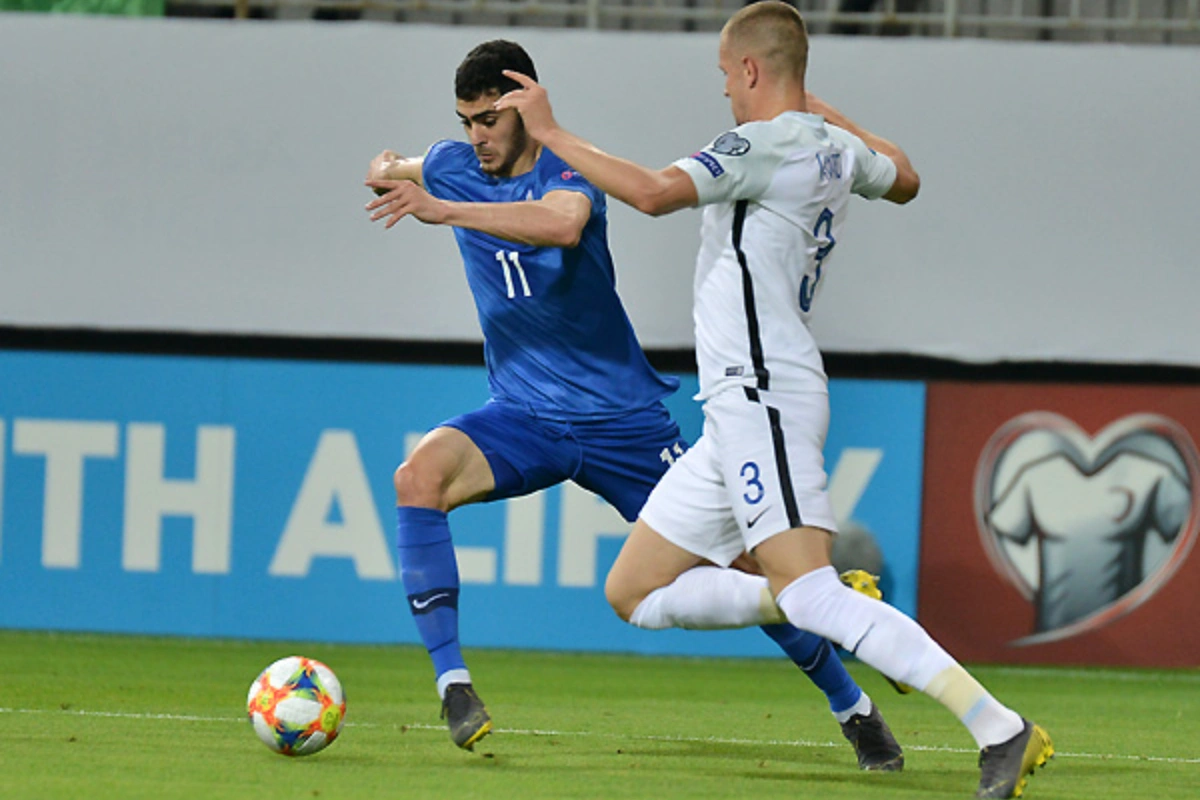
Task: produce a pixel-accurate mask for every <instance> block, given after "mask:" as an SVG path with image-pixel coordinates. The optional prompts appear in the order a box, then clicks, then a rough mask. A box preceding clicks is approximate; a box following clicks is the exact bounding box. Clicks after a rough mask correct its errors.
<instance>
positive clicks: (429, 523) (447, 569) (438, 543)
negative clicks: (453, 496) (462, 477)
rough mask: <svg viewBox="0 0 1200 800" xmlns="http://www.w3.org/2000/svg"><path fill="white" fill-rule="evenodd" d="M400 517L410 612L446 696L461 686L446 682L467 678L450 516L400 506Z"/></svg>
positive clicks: (403, 575) (441, 692) (438, 511)
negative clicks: (448, 688) (447, 689)
mask: <svg viewBox="0 0 1200 800" xmlns="http://www.w3.org/2000/svg"><path fill="white" fill-rule="evenodd" d="M396 517H397V523H398V524H397V533H398V536H397V540H398V543H399V548H400V574H401V577H402V578H403V579H404V591H405V592H406V593H407V594H408V609H409V611H411V612H412V615H413V621H414V622H415V623H416V624H417V631H418V632H419V633H420V634H421V641H422V642H424V643H425V649H426V650H428V651H429V657H430V658H432V659H433V669H434V671H435V672H436V673H437V676H438V679H439V680H438V693H439V694H444V692H445V685H444V684H446V683H451V682H454V683H457V682H459V681H458V680H443V677H444V676H447V675H448V673H450V672H451V671H456V672H455V675H456V676H458V677H461V676H466V675H467V673H466V663H465V662H464V661H463V657H462V650H461V649H460V647H459V644H458V586H459V584H458V561H457V559H456V558H455V556H454V545H453V543H452V542H451V541H450V525H449V523H448V522H447V520H446V512H444V511H440V510H438V509H436V508H416V507H413V506H398V507H397V508H396ZM469 680H470V678H469V676H467V677H466V681H469ZM464 682H465V681H464Z"/></svg>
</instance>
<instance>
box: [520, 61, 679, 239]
mask: <svg viewBox="0 0 1200 800" xmlns="http://www.w3.org/2000/svg"><path fill="white" fill-rule="evenodd" d="M504 74H505V75H507V76H508V77H510V78H512V79H513V80H515V81H517V82H518V83H520V84H521V87H522V88H520V89H515V90H513V91H511V92H509V93H508V94H506V95H504V96H503V97H501V98H500V99H499V100H497V101H496V108H498V109H504V108H515V109H517V111H518V112H519V113H520V114H521V119H522V120H523V121H524V123H525V130H527V131H528V132H529V135H530V136H532V137H533V138H535V139H537V140H538V141H539V142H541V143H542V144H543V145H545V146H546V147H549V148H550V149H551V150H553V151H554V153H555V155H557V156H558V157H559V158H561V159H562V160H563V161H566V162H567V163H568V164H570V165H571V166H572V167H573V168H574V169H575V171H576V172H578V173H579V174H581V175H583V177H585V178H587V179H588V180H589V181H591V182H592V184H593V185H595V186H596V187H597V188H599V189H600V190H601V191H602V192H605V193H606V194H609V195H611V196H612V197H615V198H617V199H618V200H620V201H622V202H623V203H627V204H628V205H631V206H633V207H634V208H636V209H637V210H638V211H641V212H642V213H644V214H650V215H651V216H656V217H657V216H660V215H662V214H669V213H671V212H672V211H678V210H679V209H681V208H691V207H692V206H694V205H696V203H697V202H698V200H699V197H698V195H697V194H696V185H695V184H694V183H692V179H691V177H689V176H688V174H687V173H686V172H684V171H683V170H681V169H679V168H678V167H675V166H670V167H667V168H666V169H662V170H653V169H650V168H648V167H643V166H642V165H640V164H635V163H634V162H632V161H629V160H627V159H624V158H619V157H617V156H614V155H610V154H608V153H606V152H604V151H603V150H601V149H600V148H598V147H596V146H595V145H593V144H591V143H590V142H588V141H586V140H584V139H582V138H580V137H578V136H575V135H574V134H572V133H568V132H567V131H565V130H563V128H561V127H560V126H559V125H558V123H557V122H556V121H555V120H554V113H553V112H552V111H551V109H550V99H549V97H548V96H547V94H546V90H545V89H544V88H542V87H541V86H540V85H538V83H537V82H535V81H534V80H533V79H531V78H529V77H528V76H525V75H522V74H521V73H519V72H512V71H509V70H505V72H504Z"/></svg>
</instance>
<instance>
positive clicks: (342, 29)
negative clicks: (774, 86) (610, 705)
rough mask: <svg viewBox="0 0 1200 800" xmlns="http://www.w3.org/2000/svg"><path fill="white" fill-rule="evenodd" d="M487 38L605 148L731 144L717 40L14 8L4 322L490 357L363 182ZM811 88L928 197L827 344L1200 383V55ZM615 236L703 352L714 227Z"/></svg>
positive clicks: (1067, 58)
mask: <svg viewBox="0 0 1200 800" xmlns="http://www.w3.org/2000/svg"><path fill="white" fill-rule="evenodd" d="M497 36H504V37H508V38H515V39H518V40H520V41H521V42H522V43H523V44H525V45H526V47H527V48H528V49H529V50H530V51H531V53H532V54H533V56H534V58H535V60H536V61H537V63H538V67H539V69H540V71H541V73H542V75H543V79H544V82H545V83H546V84H547V86H548V87H549V89H550V91H551V96H552V98H553V99H554V101H555V106H556V111H557V114H558V117H559V120H560V121H561V122H562V123H563V124H564V125H566V126H567V127H569V128H571V129H573V130H575V131H577V132H579V133H581V134H583V135H585V136H587V137H589V138H591V139H592V140H593V141H595V142H596V143H597V144H599V145H600V146H602V147H605V148H606V149H609V150H611V151H613V152H616V153H619V154H621V155H626V156H629V157H631V158H634V159H636V160H640V161H643V162H645V163H649V164H651V165H654V166H661V165H665V164H667V163H669V162H670V161H671V160H673V159H674V158H676V157H678V156H680V155H685V154H687V153H690V152H692V151H694V150H696V149H698V148H699V147H700V146H701V145H703V144H705V143H706V142H707V141H708V140H709V139H711V138H712V137H713V136H715V135H716V134H718V133H720V132H721V131H722V130H723V129H725V128H726V127H727V126H728V125H730V118H729V114H728V108H727V105H726V101H725V100H724V98H723V97H722V96H721V75H720V73H719V72H718V70H717V68H716V39H715V37H714V36H712V35H707V34H625V33H594V32H584V31H570V30H540V29H539V30H534V29H520V28H507V29H477V28H441V27H427V26H415V25H413V26H408V25H374V24H368V23H358V24H342V25H330V24H320V23H311V22H305V23H231V22H221V21H184V20H111V19H89V18H74V17H56V16H41V15H38V16H35V15H21V14H0V325H22V326H38V327H79V326H84V327H97V328H105V329H114V330H176V331H200V332H223V333H250V332H254V333H265V334H282V335H333V336H354V337H368V338H391V339H430V340H470V339H477V338H478V336H479V333H478V327H477V324H476V322H475V316H474V311H473V307H472V305H471V301H470V297H469V294H468V292H467V289H466V285H465V281H464V280H463V279H462V275H461V268H460V265H459V262H458V258H457V254H456V250H455V248H454V245H453V241H452V237H451V236H450V234H449V231H445V230H439V229H436V228H429V227H425V226H422V225H420V224H418V223H416V222H413V221H407V222H405V223H403V224H401V225H400V226H398V227H397V228H395V229H393V230H392V231H388V232H385V231H384V230H383V229H382V227H381V226H378V225H376V226H372V225H371V224H369V223H368V222H367V219H366V215H365V213H364V212H363V210H362V206H363V204H364V203H365V202H366V201H367V200H368V199H369V197H370V196H369V194H368V192H367V190H366V189H365V188H364V187H363V186H362V185H361V179H362V176H363V173H364V172H365V169H366V164H367V161H368V160H369V159H370V157H371V156H372V155H374V154H375V153H376V152H377V151H378V150H380V149H382V148H383V147H392V148H394V149H398V150H401V151H402V152H407V153H416V152H419V151H420V150H421V149H423V148H424V147H425V146H426V145H427V144H429V143H430V142H432V141H434V140H436V139H439V138H444V137H454V136H457V135H459V130H458V127H457V125H456V122H455V117H454V114H453V91H452V87H453V80H452V78H453V71H454V68H455V66H456V65H457V64H458V62H459V61H460V60H461V58H462V56H463V55H464V54H465V53H466V52H467V51H468V50H469V49H470V48H471V47H472V46H474V45H475V44H477V43H478V42H480V41H483V40H485V39H488V38H495V37H497ZM809 83H810V88H811V89H812V90H813V91H815V92H817V93H818V94H822V95H824V96H825V97H827V98H828V99H829V100H831V101H832V102H834V103H835V104H836V105H839V106H841V107H842V109H843V110H844V111H846V112H847V113H848V114H850V115H851V116H852V117H854V118H857V119H858V120H859V121H860V122H862V123H863V124H865V125H866V126H868V127H870V128H873V129H876V130H877V131H878V132H879V133H881V134H883V135H885V136H887V137H889V138H892V139H894V140H895V141H897V142H899V143H901V144H902V145H904V146H905V147H906V149H907V150H908V152H909V154H910V155H911V156H912V158H913V161H914V163H915V164H916V166H917V168H918V170H919V171H920V172H921V175H922V178H923V188H922V192H921V197H920V198H919V199H918V200H917V201H916V202H915V203H914V204H912V205H910V206H908V207H905V208H901V209H897V208H894V207H888V206H886V205H882V204H872V205H868V204H867V203H865V202H863V203H861V204H857V205H856V207H855V211H854V214H855V217H856V218H855V219H853V220H852V221H851V223H850V225H849V226H848V227H847V229H846V230H847V235H845V236H843V241H840V242H839V243H838V251H837V254H838V255H837V258H836V259H835V260H834V261H833V266H834V269H833V271H832V272H831V273H830V274H829V277H828V278H827V279H826V280H825V281H822V284H823V289H822V292H823V293H822V295H821V297H820V298H819V300H818V311H819V313H818V315H817V321H816V323H815V325H816V329H817V332H818V335H819V339H820V341H821V343H822V344H823V346H824V348H825V349H826V350H829V351H856V352H902V353H915V354H924V355H934V356H946V357H953V358H958V359H963V360H968V361H991V360H999V359H1064V360H1079V361H1098V362H1132V363H1137V362H1157V363H1173V364H1191V365H1200V322H1198V321H1197V314H1196V310H1195V305H1196V301H1197V300H1198V299H1200V269H1198V267H1200V263H1198V262H1200V257H1198V256H1197V254H1196V252H1197V243H1198V242H1200V235H1198V227H1200V226H1198V225H1197V223H1198V222H1200V213H1198V205H1200V204H1198V203H1197V201H1196V199H1195V195H1194V191H1195V187H1197V186H1200V159H1197V158H1196V156H1195V153H1194V150H1195V143H1196V138H1197V137H1196V133H1195V132H1196V131H1197V130H1200V88H1198V87H1200V50H1197V49H1196V48H1187V47H1178V48H1156V47H1137V48H1131V47H1119V46H1102V45H1054V44H1045V43H1032V44H1031V43H991V42H983V41H977V40H963V41H937V40H924V39H912V40H892V39H888V40H876V39H857V38H831V37H825V38H818V39H816V40H815V41H814V44H813V48H812V66H811V69H810V74H809ZM610 217H611V221H612V237H613V250H614V253H615V254H616V256H617V260H618V270H619V275H620V279H619V280H620V286H621V289H622V293H623V295H624V297H625V298H626V300H627V303H628V306H629V308H630V312H631V314H632V316H633V317H634V322H635V324H636V326H637V328H638V331H639V333H640V334H641V336H642V340H643V343H644V344H645V345H646V346H648V347H689V346H691V343H692V334H691V320H690V304H691V268H692V258H693V255H694V253H695V247H696V230H697V227H698V223H699V217H698V214H696V213H695V212H683V213H680V214H677V215H675V216H673V217H670V218H667V219H660V220H651V219H647V218H643V217H640V216H638V215H636V214H634V213H633V212H631V211H629V210H628V209H626V208H624V207H619V204H615V203H614V207H613V209H612V211H611V213H610Z"/></svg>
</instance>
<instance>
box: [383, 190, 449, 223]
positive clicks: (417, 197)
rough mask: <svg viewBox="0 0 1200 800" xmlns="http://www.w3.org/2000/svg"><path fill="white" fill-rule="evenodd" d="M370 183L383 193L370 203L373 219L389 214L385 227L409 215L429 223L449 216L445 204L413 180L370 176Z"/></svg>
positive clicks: (441, 220) (441, 221) (439, 221)
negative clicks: (394, 179)
mask: <svg viewBox="0 0 1200 800" xmlns="http://www.w3.org/2000/svg"><path fill="white" fill-rule="evenodd" d="M367 186H369V187H371V188H372V189H374V190H375V193H376V194H378V195H380V196H379V197H378V198H376V199H375V200H372V201H371V202H369V203H367V211H368V212H370V214H371V221H372V222H376V221H378V220H381V219H384V218H385V217H386V218H387V222H386V223H384V226H383V227H385V228H390V227H392V226H393V225H395V224H396V223H397V222H399V221H400V220H402V219H404V218H405V217H408V216H412V217H416V218H417V219H419V220H420V221H421V222H425V223H428V224H430V225H441V224H442V223H443V222H444V221H445V219H446V204H445V203H444V202H442V201H441V200H438V199H437V198H436V197H434V196H433V195H431V194H430V193H429V192H427V191H425V190H424V189H422V188H421V187H420V186H418V185H417V184H415V183H413V182H412V181H392V180H368V181H367Z"/></svg>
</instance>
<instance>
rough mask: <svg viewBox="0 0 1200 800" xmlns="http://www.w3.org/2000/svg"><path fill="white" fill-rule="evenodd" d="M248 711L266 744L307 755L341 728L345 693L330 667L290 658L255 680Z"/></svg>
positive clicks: (327, 742) (280, 750) (279, 750)
mask: <svg viewBox="0 0 1200 800" xmlns="http://www.w3.org/2000/svg"><path fill="white" fill-rule="evenodd" d="M246 711H247V712H248V713H249V715H250V722H251V724H253V725H254V732H255V733H256V734H258V738H259V739H261V740H262V742H263V744H265V745H266V746H267V747H269V748H271V749H272V750H274V751H275V752H276V753H282V754H283V755H285V756H308V755H312V754H313V753H316V752H318V751H320V750H324V749H325V748H326V747H328V746H329V745H330V744H331V743H332V742H333V740H334V739H336V738H337V736H338V734H339V733H340V732H341V730H342V723H343V722H344V721H345V719H346V695H345V693H344V692H343V691H342V684H341V682H340V681H338V679H337V676H336V675H334V674H333V670H331V669H330V668H329V667H327V666H325V665H324V664H322V663H321V662H320V661H317V660H316V659H312V658H305V657H304V656H288V657H287V658H281V659H279V660H278V661H276V662H275V663H274V664H272V665H271V666H269V667H267V668H266V669H264V670H263V671H262V672H261V673H260V674H259V676H258V677H257V678H255V679H254V683H252V684H251V685H250V694H249V695H248V696H247V698H246Z"/></svg>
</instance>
